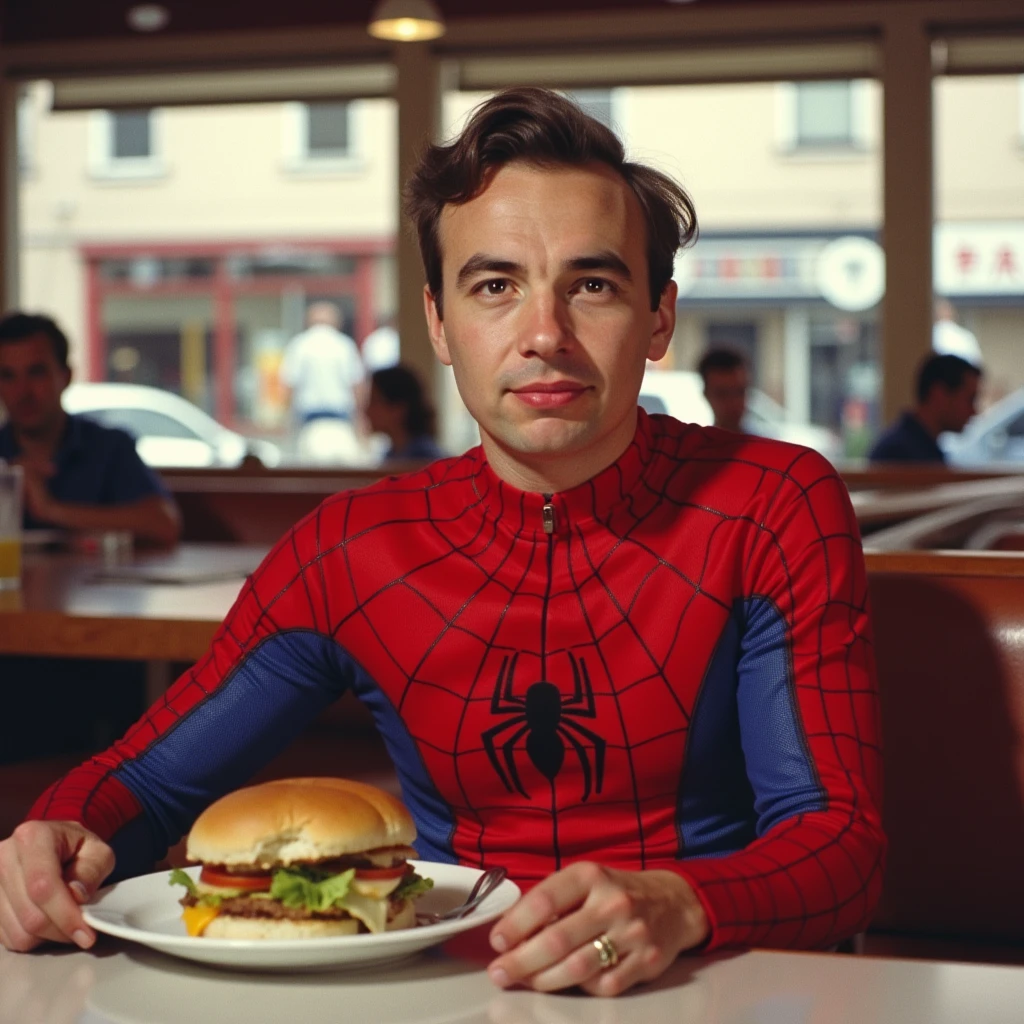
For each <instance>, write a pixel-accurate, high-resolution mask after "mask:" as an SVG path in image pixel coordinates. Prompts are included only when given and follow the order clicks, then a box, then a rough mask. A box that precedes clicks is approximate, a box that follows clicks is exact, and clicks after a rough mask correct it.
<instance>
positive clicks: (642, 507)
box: [0, 88, 885, 995]
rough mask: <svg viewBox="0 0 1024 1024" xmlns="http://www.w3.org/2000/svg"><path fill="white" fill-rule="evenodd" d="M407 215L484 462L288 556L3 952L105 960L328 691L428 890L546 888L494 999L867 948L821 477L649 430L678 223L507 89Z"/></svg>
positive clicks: (873, 818) (830, 503)
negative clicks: (103, 901)
mask: <svg viewBox="0 0 1024 1024" xmlns="http://www.w3.org/2000/svg"><path fill="white" fill-rule="evenodd" d="M406 210H407V213H408V215H409V216H410V217H411V218H412V220H413V222H414V223H415V225H416V228H417V231H418V235H419V242H420V249H421V252H422V254H423V261H424V266H425V269H426V277H427V285H426V288H425V292H424V301H425V307H426V315H427V324H428V331H429V335H430V339H431V342H432V345H433V347H434V351H435V353H436V354H437V356H438V358H439V359H440V360H441V361H442V362H443V363H445V364H446V365H451V366H452V367H453V370H454V374H455V380H456V384H457V385H458V388H459V392H460V395H461V396H462V399H463V401H464V402H465V404H466V407H467V408H468V409H469V411H470V413H471V414H472V415H473V417H474V418H475V420H476V421H477V423H478V424H479V427H480V436H481V445H480V446H479V447H477V448H474V449H472V450H470V451H469V452H466V453H465V454H464V455H462V456H460V457H458V458H454V459H450V460H443V461H441V462H435V463H432V464H431V465H430V466H428V467H426V468H425V469H423V470H421V471H420V472H419V473H416V474H413V475H408V476H402V477H391V478H388V479H385V480H382V481H380V482H378V483H377V484H375V485H374V486H372V487H369V488H365V489H362V490H350V491H344V492H342V493H340V494H338V495H335V496H334V497H333V498H330V499H328V500H327V501H326V502H325V503H324V504H323V505H322V506H321V507H320V508H319V509H318V510H317V512H316V513H315V514H313V515H311V516H308V517H307V518H306V519H304V520H303V521H302V523H300V524H299V525H298V526H297V527H295V529H294V531H293V532H292V533H291V535H290V536H289V537H288V538H287V540H286V541H285V542H283V543H280V544H278V545H277V546H276V547H275V548H274V551H273V552H272V553H271V555H270V556H268V558H267V560H266V561H265V562H264V563H263V565H262V566H261V567H260V569H259V570H258V571H257V572H256V573H255V574H254V575H253V576H252V577H251V578H250V579H249V580H248V581H247V583H246V586H245V588H244V589H243V591H242V593H241V594H240V596H239V599H238V601H237V602H236V604H235V605H234V607H233V609H232V611H231V613H230V615H229V617H228V620H227V622H226V626H225V628H224V629H222V630H220V631H219V632H218V636H217V639H216V640H215V641H214V644H215V649H214V650H213V651H212V652H211V655H210V656H209V657H206V658H204V659H202V660H201V661H200V662H199V664H198V665H197V666H196V667H195V668H193V669H192V670H191V671H190V672H188V673H186V675H185V676H183V677H182V678H181V679H179V680H178V682H177V683H175V684H174V686H173V687H171V689H170V690H169V691H168V692H167V694H166V695H165V696H164V698H163V700H162V707H161V708H160V710H159V713H157V714H154V715H152V716H149V717H148V718H147V719H145V720H143V721H142V722H140V723H139V725H138V726H136V727H134V728H133V729H132V730H131V731H130V732H129V733H128V735H127V736H126V737H125V739H124V740H123V741H122V742H121V743H119V744H118V745H117V747H116V748H115V749H114V750H112V751H111V752H110V753H109V754H108V755H104V756H103V757H101V758H96V759H94V760H93V761H91V762H88V763H86V764H85V765H82V766H81V767H79V768H77V769H75V770H74V771H73V772H71V773H70V774H69V775H68V776H66V777H65V778H64V779H63V780H60V781H58V782H57V783H56V784H55V785H54V786H53V787H51V789H50V790H49V791H48V792H47V794H45V796H44V797H43V798H41V799H40V801H38V802H37V804H36V806H35V808H34V810H33V812H32V815H31V817H32V818H34V819H43V820H31V821H28V822H25V823H24V824H22V825H21V826H19V828H18V829H17V830H16V832H15V835H14V836H13V837H12V838H11V839H9V840H6V841H4V842H2V843H0V940H2V941H3V942H4V943H5V944H6V945H8V946H13V947H14V948H18V949H28V948H31V947H32V946H33V945H35V944H36V943H38V942H39V941H40V940H41V939H42V938H55V939H60V940H64V941H76V942H78V943H79V944H80V945H83V946H88V945H89V944H90V943H91V942H92V940H93V938H94V936H93V935H92V933H91V932H90V931H89V930H88V929H87V928H86V926H85V924H84V921H83V918H82V915H81V910H80V908H79V906H78V902H79V901H80V900H81V899H84V898H86V897H87V895H88V893H90V892H91V891H93V890H94V889H95V887H96V886H97V885H98V884H99V882H100V881H101V880H102V879H103V878H105V877H106V876H107V875H108V874H109V873H110V872H111V869H112V868H113V867H114V864H115V862H116V874H114V875H113V876H111V877H112V878H116V877H123V876H125V875H127V874H130V873H133V872H135V873H137V872H139V871H142V870H146V869H148V867H149V866H150V865H151V864H152V863H153V861H154V860H155V859H156V858H157V857H159V856H161V855H162V853H163V851H164V850H165V849H166V846H167V845H168V843H169V842H175V841H177V839H178V838H179V837H180V835H181V834H182V833H183V832H184V831H185V830H186V829H187V828H188V827H189V826H190V825H191V822H192V821H193V820H194V819H195V817H196V816H197V814H198V813H199V812H200V811H201V810H202V809H203V808H204V807H205V806H206V805H207V804H208V803H209V802H210V801H211V800H213V799H216V797H217V796H219V795H220V794H222V793H223V792H226V791H227V790H229V789H232V788H234V787H235V786H237V785H240V784H242V783H243V782H244V781H245V780H247V779H248V778H250V777H251V776H252V774H253V773H254V771H255V770H256V769H257V768H259V767H260V766H261V765H262V764H263V763H264V762H265V761H266V760H267V759H269V758H270V757H271V756H273V754H274V753H275V752H276V751H278V750H280V749H281V748H282V747H283V746H284V745H285V744H286V743H287V742H288V741H289V740H291V739H292V738H294V737H296V736H297V735H299V733H300V731H301V730H302V728H303V727H304V726H305V725H307V724H308V723H309V722H311V721H312V720H313V719H314V718H315V716H316V715H317V714H318V713H320V712H321V711H322V710H323V709H324V708H325V707H326V706H328V705H329V704H330V703H331V702H333V701H334V700H335V699H336V698H337V697H338V696H339V695H340V694H341V693H342V692H343V691H344V690H345V689H346V688H351V689H353V690H354V691H355V692H356V693H357V695H358V696H360V697H361V698H362V699H363V700H364V701H365V702H366V704H367V705H368V706H369V707H370V708H371V709H373V711H374V714H375V717H376V720H377V723H378V727H379V728H380V730H381V731H382V733H383V734H384V737H385V740H386V743H387V746H388V749H389V752H390V754H391V756H392V758H393V759H394V762H395V765H396V769H397V772H398V776H399V780H400V782H401V785H402V791H403V794H404V796H405V799H406V801H407V802H408V804H409V805H410V808H411V810H412V812H413V814H414V816H415V818H416V820H417V828H418V832H419V838H418V839H417V848H418V850H419V853H420V855H421V857H423V858H424V859H426V860H437V861H447V862H453V861H454V862H457V863H462V864H467V865H480V864H481V863H482V862H487V863H501V864H504V865H506V866H507V867H508V869H509V872H510V874H511V875H512V877H513V878H515V879H517V880H518V881H520V882H522V883H523V884H524V885H525V886H527V887H528V888H529V891H528V892H527V893H526V894H525V895H524V897H523V898H522V899H521V900H519V901H518V902H517V903H516V905H515V906H514V907H512V908H511V909H510V910H509V911H508V912H507V913H506V914H505V915H504V916H503V917H502V918H501V919H500V920H499V921H498V922H497V923H496V924H495V925H494V927H493V929H492V931H491V935H490V938H491V945H492V947H493V949H494V950H495V952H496V953H497V956H496V958H495V959H494V960H493V961H492V963H491V964H490V965H489V968H488V970H489V973H490V977H491V979H492V980H493V981H494V983H495V984H497V985H499V986H502V987H505V986H508V985H513V984H524V985H527V986H529V987H531V988H534V989H537V990H542V991H549V990H554V989H562V988H567V987H571V986H575V985H581V986H582V987H583V988H584V989H585V990H586V991H588V992H591V993H594V994H599V995H614V994H616V993H618V992H622V991H623V990H624V989H626V988H629V987H630V986H632V985H634V984H636V983H638V982H640V981H644V980H649V979H651V978H654V977H656V976H657V975H659V974H660V973H661V972H662V971H664V970H665V968H666V967H667V966H668V965H669V964H670V963H671V962H672V960H673V959H674V958H675V957H676V955H677V954H678V953H680V952H682V951H684V950H689V949H694V948H702V949H707V950H711V949H717V948H720V947H723V946H741V947H742V946H749V945H755V944H756V945H761V946H764V945H769V946H772V945H775V946H804V947H819V946H828V945H831V944H833V943H835V942H837V941H839V940H840V939H842V938H844V937H847V936H849V935H851V934H853V933H855V932H857V931H858V930H860V929H861V928H863V927H864V926H865V924H866V923H867V921H868V920H869V918H870V916H871V913H872V910H873V907H874V905H875V903H876V902H877V899H878V896H879V894H880V891H881V879H882V869H883V863H884V852H885V838H884V834H883V832H882V829H881V822H880V816H879V809H878V801H879V798H880V788H881V775H880V759H879V745H878V743H879V741H878V735H877V721H878V706H877V696H876V692H875V674H874V662H873V653H872V646H871V642H870V635H869V623H868V614H867V582H866V574H865V570H864V562H863V556H862V552H861V548H860V541H859V537H858V534H857V525H856V520H855V518H854V515H853V511H852V509H851V507H850V503H849V497H848V495H847V492H846V488H845V486H844V485H843V482H842V481H841V480H840V479H839V477H838V476H837V475H836V473H835V471H834V470H833V469H832V467H831V466H830V465H829V464H828V463H827V462H826V461H825V460H824V459H823V458H821V457H820V456H819V455H817V454H816V453H814V452H812V451H810V450H807V449H801V448H797V447H794V446H790V445H786V444H783V443H780V442H777V441H772V440H767V439H762V438H750V437H746V436H739V435H723V434H722V433H721V432H720V431H712V430H707V429H705V428H701V427H698V426H695V425H693V424H682V423H679V422H678V421H676V420H673V419H672V418H671V417H668V416H650V417H649V416H647V415H646V414H645V413H643V412H642V411H641V410H639V409H638V407H637V398H638V395H639V392H640V386H641V382H642V380H643V375H644V370H645V367H646V364H647V360H648V359H653V360H658V359H661V358H662V357H664V355H665V353H666V351H667V349H668V345H669V343H670V341H671V338H672V334H673V331H674V329H675V317H676V299H677V289H676V286H675V283H674V282H673V281H672V280H671V276H672V268H673V264H674V257H675V253H676V251H677V249H678V248H679V246H680V244H681V243H682V244H686V243H688V242H690V241H691V240H692V239H693V238H694V237H695V235H696V219H695V213H694V210H693V205H692V203H691V201H690V199H689V197H688V196H687V195H686V193H685V191H683V189H682V188H681V187H680V186H679V185H678V184H676V183H675V182H673V181H672V180H671V179H670V178H668V177H666V176H665V175H663V174H661V173H660V172H658V171H656V170H654V169H653V168H649V167H646V166H644V165H642V164H637V163H634V162H630V161H627V160H626V157H625V154H624V151H623V148H622V144H621V142H620V141H619V140H618V138H617V137H616V136H615V135H614V133H613V132H611V131H610V130H609V129H608V128H606V127H605V126H604V125H602V124H601V123H600V122H598V121H596V120H595V119H593V118H591V117H589V116H587V115H586V114H584V113H583V111H581V110H580V109H579V108H578V107H577V106H576V105H575V104H574V103H572V102H571V101H570V100H568V99H566V98H565V97H563V96H560V95H559V94H557V93H554V92H551V91H548V90H542V89H530V88H520V89H510V90H506V91H504V92H501V93H498V94H497V95H496V96H494V97H493V98H491V99H490V100H488V101H487V102H486V103H484V104H482V105H481V106H480V107H479V108H478V109H477V110H476V112H475V113H474V115H473V116H472V117H471V118H470V120H469V122H468V123H467V126H466V128H465V129H464V131H463V132H462V134H461V135H460V136H459V137H458V138H457V139H456V140H454V141H453V142H452V143H451V144H449V145H434V146H429V147H428V148H427V150H426V151H425V153H424V155H423V157H422V158H421V161H420V164H419V167H418V168H417V170H416V172H415V174H414V175H413V177H412V180H411V181H410V183H409V186H408V189H407V193H406ZM723 437H724V438H725V440H724V441H723ZM819 524H825V525H824V526H821V525H819ZM822 529H825V530H827V535H823V534H822V532H821V530H822ZM311 559H312V560H313V561H310V560H311ZM243 706H244V707H245V709H246V713H245V715H244V716H240V715H239V714H238V710H239V708H240V707H243ZM161 722H167V723H168V728H167V729H166V730H165V731H162V732H158V733H157V734H156V735H154V723H161ZM170 723H173V726H171V724H170ZM76 894H77V895H76Z"/></svg>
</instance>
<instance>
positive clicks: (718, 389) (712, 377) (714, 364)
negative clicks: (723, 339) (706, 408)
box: [697, 348, 750, 434]
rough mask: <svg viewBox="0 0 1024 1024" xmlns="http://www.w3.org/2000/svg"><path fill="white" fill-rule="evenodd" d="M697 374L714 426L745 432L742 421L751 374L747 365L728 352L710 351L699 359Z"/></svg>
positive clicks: (737, 356)
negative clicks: (709, 407)
mask: <svg viewBox="0 0 1024 1024" xmlns="http://www.w3.org/2000/svg"><path fill="white" fill-rule="evenodd" d="M697 372H698V373H699V374H700V378H701V380H702V381H703V382H704V397H705V398H706V399H707V400H708V405H710V406H711V412H712V414H713V415H714V417H715V420H714V425H715V426H716V427H719V428H720V429H722V430H732V431H734V432H735V433H738V434H742V433H745V432H746V427H745V426H744V424H743V419H744V417H745V416H746V414H747V388H748V387H750V373H749V371H748V370H747V361H746V360H745V359H744V358H743V356H742V355H740V353H739V352H735V351H733V350H732V349H728V348H713V349H709V350H708V351H707V352H705V353H704V355H703V356H701V359H700V362H699V363H698V364H697Z"/></svg>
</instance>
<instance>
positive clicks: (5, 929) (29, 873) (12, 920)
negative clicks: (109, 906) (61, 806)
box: [0, 821, 114, 952]
mask: <svg viewBox="0 0 1024 1024" xmlns="http://www.w3.org/2000/svg"><path fill="white" fill-rule="evenodd" d="M113 869H114V851H113V850H111V849H110V847H109V846H107V844H106V843H104V842H103V840H102V839H100V838H99V836H97V835H94V834H93V833H92V832H90V831H89V830H88V829H86V828H85V827H84V826H82V825H79V824H77V823H76V822H73V821H26V822H24V823H23V824H21V825H19V826H18V827H17V828H16V829H15V830H14V832H13V834H12V835H11V837H10V838H9V839H5V840H4V841H3V842H0V943H2V944H3V945H4V946H6V947H7V948H8V949H11V950H15V951H18V952H26V951H28V950H30V949H33V948H34V947H35V946H38V945H39V943H40V942H43V941H44V940H46V939H50V940H52V941H54V942H74V943H75V944H76V945H78V946H81V947H82V949H88V948H89V947H90V946H91V945H92V944H93V942H95V941H96V935H95V933H94V932H93V931H92V929H91V928H89V926H88V925H87V924H86V923H85V919H84V918H83V917H82V909H81V906H80V904H82V903H85V902H86V901H87V900H88V899H89V898H90V897H91V896H92V894H93V893H94V892H95V891H96V890H97V889H98V888H99V887H100V885H101V884H102V883H103V880H104V879H105V878H106V877H107V875H109V874H110V872H111V871H112V870H113Z"/></svg>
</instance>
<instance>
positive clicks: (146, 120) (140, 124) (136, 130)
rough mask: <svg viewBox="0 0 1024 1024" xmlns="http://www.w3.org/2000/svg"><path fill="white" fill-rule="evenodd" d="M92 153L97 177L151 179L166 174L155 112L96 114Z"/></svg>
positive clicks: (90, 144)
mask: <svg viewBox="0 0 1024 1024" xmlns="http://www.w3.org/2000/svg"><path fill="white" fill-rule="evenodd" d="M89 149H90V154H89V156H90V160H89V164H90V170H91V171H92V173H93V175H94V176H95V177H99V178H151V177H160V176H162V175H163V174H165V173H166V168H165V167H164V163H163V159H162V155H161V152H160V149H161V147H160V118H159V117H158V112H157V111H155V110H151V109H137V110H98V111H95V113H94V116H93V118H92V122H91V124H90V136H89Z"/></svg>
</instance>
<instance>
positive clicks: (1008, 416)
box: [939, 388, 1024, 467]
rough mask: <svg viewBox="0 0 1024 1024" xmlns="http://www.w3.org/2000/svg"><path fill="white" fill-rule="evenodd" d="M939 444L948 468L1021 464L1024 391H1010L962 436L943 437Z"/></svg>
mask: <svg viewBox="0 0 1024 1024" xmlns="http://www.w3.org/2000/svg"><path fill="white" fill-rule="evenodd" d="M939 445H940V446H941V447H942V448H943V449H944V450H945V452H946V461H947V462H948V463H949V464H950V465H951V466H992V465H999V464H1002V465H1007V464H1011V465H1016V466H1018V467H1019V466H1021V465H1024V388H1018V389H1017V390H1016V391H1011V392H1010V394H1008V395H1007V396H1006V397H1005V398H1001V399H1000V400H999V401H998V402H996V403H995V404H994V405H991V406H989V407H988V408H987V409H986V410H985V411H984V412H983V413H981V415H980V416H975V417H974V419H973V420H971V421H970V423H968V424H967V426H966V427H964V430H963V433H961V434H942V435H941V436H940V437H939Z"/></svg>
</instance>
